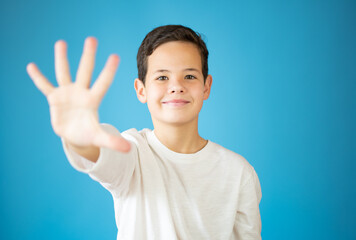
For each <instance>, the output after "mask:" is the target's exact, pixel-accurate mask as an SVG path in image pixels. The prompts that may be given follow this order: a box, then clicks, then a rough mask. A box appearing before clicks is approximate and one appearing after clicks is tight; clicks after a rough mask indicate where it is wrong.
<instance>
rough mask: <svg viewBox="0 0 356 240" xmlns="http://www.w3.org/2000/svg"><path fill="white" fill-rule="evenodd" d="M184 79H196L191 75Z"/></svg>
mask: <svg viewBox="0 0 356 240" xmlns="http://www.w3.org/2000/svg"><path fill="white" fill-rule="evenodd" d="M185 79H196V77H195V76H193V75H187V76H185Z"/></svg>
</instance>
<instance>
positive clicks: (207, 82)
mask: <svg viewBox="0 0 356 240" xmlns="http://www.w3.org/2000/svg"><path fill="white" fill-rule="evenodd" d="M212 84H213V77H212V76H211V75H210V74H209V75H208V76H207V77H206V79H205V85H204V100H207V99H208V98H209V95H210V89H211V85H212Z"/></svg>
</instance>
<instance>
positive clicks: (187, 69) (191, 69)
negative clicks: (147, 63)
mask: <svg viewBox="0 0 356 240" xmlns="http://www.w3.org/2000/svg"><path fill="white" fill-rule="evenodd" d="M183 71H184V72H189V71H193V72H199V70H198V69H196V68H186V69H184V70H183ZM165 72H171V71H169V70H167V69H158V70H157V71H155V72H154V73H165Z"/></svg>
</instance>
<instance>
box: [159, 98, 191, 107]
mask: <svg viewBox="0 0 356 240" xmlns="http://www.w3.org/2000/svg"><path fill="white" fill-rule="evenodd" d="M188 103H190V102H189V101H187V100H183V99H174V100H169V101H163V102H162V104H165V105H167V106H172V107H180V106H184V105H186V104H188Z"/></svg>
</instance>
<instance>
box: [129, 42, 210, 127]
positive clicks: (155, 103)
mask: <svg viewBox="0 0 356 240" xmlns="http://www.w3.org/2000/svg"><path fill="white" fill-rule="evenodd" d="M147 68H148V69H147V75H146V82H145V85H143V83H142V82H141V81H140V80H139V79H136V80H135V89H136V92H137V97H138V98H139V100H140V101H141V102H142V103H146V102H147V106H148V109H149V111H150V113H151V117H152V121H153V124H154V126H155V127H157V124H170V125H184V124H189V123H195V122H197V121H198V115H199V112H200V110H201V108H202V105H203V101H204V100H206V99H208V97H209V94H210V88H211V83H212V77H211V76H210V75H209V76H208V77H207V79H206V81H205V84H204V77H203V73H202V64H201V56H200V53H199V50H198V49H197V47H196V46H195V45H194V44H192V43H188V42H180V41H173V42H168V43H164V44H162V45H160V46H159V47H158V48H157V49H156V50H155V51H154V52H153V53H152V54H151V55H150V56H149V57H148V67H147Z"/></svg>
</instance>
